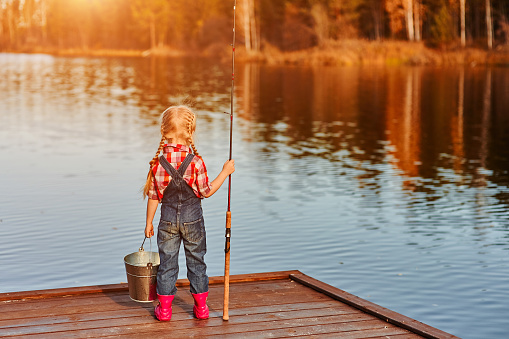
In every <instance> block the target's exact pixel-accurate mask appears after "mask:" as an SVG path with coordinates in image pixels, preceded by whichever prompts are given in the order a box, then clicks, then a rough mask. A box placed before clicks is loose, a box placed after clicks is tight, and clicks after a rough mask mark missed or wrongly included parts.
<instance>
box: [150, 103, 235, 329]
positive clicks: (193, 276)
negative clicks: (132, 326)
mask: <svg viewBox="0 0 509 339" xmlns="http://www.w3.org/2000/svg"><path fill="white" fill-rule="evenodd" d="M195 129H196V117H195V115H194V113H193V112H192V111H191V109H190V108H188V107H186V106H172V107H169V108H168V109H166V110H165V111H164V112H163V114H162V116H161V135H162V138H161V142H160V144H159V148H158V150H157V152H156V155H155V157H154V158H153V159H152V160H151V161H150V171H149V173H148V176H147V182H146V184H145V187H144V189H143V196H144V197H148V198H149V199H148V202H147V222H146V227H145V236H147V237H149V238H150V237H152V236H153V235H154V226H153V225H152V222H153V220H154V215H155V213H156V210H157V206H158V204H159V202H160V203H161V220H160V222H159V226H158V232H157V245H158V247H159V257H160V265H159V270H158V272H157V296H158V299H159V305H158V306H156V308H155V315H156V317H157V319H159V320H161V321H168V320H170V319H171V312H172V310H171V303H172V301H173V298H174V296H175V294H176V293H177V288H176V287H175V283H176V281H177V278H178V271H179V267H178V254H179V249H180V243H181V242H183V243H184V250H185V255H186V266H187V278H188V279H189V282H190V290H191V294H192V295H193V298H194V307H193V312H194V315H195V316H196V317H197V318H199V319H206V318H208V317H209V309H208V306H207V303H206V301H207V297H208V290H209V286H208V284H209V279H208V276H207V273H206V269H207V266H206V265H205V261H204V256H205V253H206V252H207V245H206V239H205V224H204V220H203V214H202V208H201V199H202V198H208V197H210V196H211V195H212V194H214V193H215V192H216V191H217V190H218V189H219V187H221V185H222V184H223V182H224V181H225V179H226V178H227V177H228V176H229V175H230V174H232V173H233V172H234V171H235V162H234V161H233V160H228V161H226V162H225V164H224V165H223V169H222V170H221V172H220V173H219V175H218V176H217V178H216V179H214V180H213V181H212V182H209V179H208V176H207V169H206V167H205V163H204V162H203V159H202V158H201V157H200V156H199V155H198V152H197V151H196V148H195V146H194V143H193V134H194V131H195ZM190 147H191V148H192V152H191V148H190ZM161 151H162V152H163V154H162V156H161V157H159V154H160V152H161Z"/></svg>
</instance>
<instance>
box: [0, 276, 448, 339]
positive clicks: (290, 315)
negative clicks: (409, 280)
mask: <svg viewBox="0 0 509 339" xmlns="http://www.w3.org/2000/svg"><path fill="white" fill-rule="evenodd" d="M177 285H178V287H180V289H179V291H178V293H177V295H176V297H175V299H174V302H173V317H172V320H171V321H170V322H160V321H158V320H156V319H155V317H154V305H153V304H152V303H137V302H134V301H132V300H131V299H130V298H129V293H128V286H127V284H117V285H103V286H89V287H78V288H64V289H54V290H41V291H30V292H15V293H2V294H0V337H1V338H4V337H17V338H110V337H113V338H118V337H123V338H143V339H148V338H170V337H171V338H190V337H217V338H286V337H297V336H307V337H312V338H313V337H314V338H380V339H382V338H383V339H387V338H391V339H396V338H423V337H424V338H457V337H455V336H453V335H451V334H448V333H446V332H443V331H440V330H438V329H436V328H433V327H431V326H428V325H426V324H423V323H421V322H418V321H416V320H413V319H411V318H408V317H406V316H403V315H401V314H398V313H396V312H393V311H391V310H388V309H386V308H383V307H381V306H378V305H376V304H373V303H371V302H369V301H366V300H364V299H361V298H358V297H356V296H354V295H351V294H349V293H347V292H345V291H342V290H340V289H338V288H335V287H332V286H330V285H327V284H325V283H323V282H321V281H318V280H316V279H313V278H311V277H309V276H307V275H305V274H303V273H301V272H299V271H285V272H272V273H259V274H245V275H236V276H231V277H230V308H229V315H230V320H229V321H223V319H222V307H223V304H222V303H223V277H211V278H210V293H209V300H208V305H209V308H210V318H209V319H207V320H197V319H195V318H194V317H193V299H192V296H191V294H190V293H189V291H188V286H189V282H188V281H187V280H185V279H181V280H179V281H178V283H177ZM154 304H155V302H154Z"/></svg>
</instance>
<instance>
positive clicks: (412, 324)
mask: <svg viewBox="0 0 509 339" xmlns="http://www.w3.org/2000/svg"><path fill="white" fill-rule="evenodd" d="M290 279H292V280H295V281H298V282H299V283H301V284H303V285H305V286H308V287H311V288H313V289H315V290H317V291H319V292H321V293H324V294H325V295H328V296H330V297H331V298H334V299H336V300H339V301H341V302H343V303H345V304H347V305H350V306H353V307H355V308H358V309H359V310H361V311H363V312H366V313H368V314H371V315H374V316H376V317H378V318H380V319H382V320H384V321H387V322H389V323H391V324H395V325H397V326H399V327H401V328H404V329H407V330H409V331H411V332H414V333H417V334H419V335H421V336H423V337H425V338H433V339H442V338H458V337H456V336H454V335H452V334H450V333H446V332H444V331H441V330H439V329H436V328H434V327H431V326H429V325H426V324H424V323H422V322H419V321H417V320H414V319H412V318H409V317H407V316H404V315H402V314H399V313H397V312H394V311H391V310H389V309H387V308H385V307H382V306H380V305H377V304H374V303H372V302H370V301H367V300H364V299H361V298H359V297H357V296H355V295H353V294H350V293H348V292H345V291H343V290H340V289H339V288H336V287H333V286H331V285H328V284H326V283H324V282H322V281H319V280H316V279H314V278H311V277H309V276H307V275H305V274H303V273H295V274H291V275H290Z"/></svg>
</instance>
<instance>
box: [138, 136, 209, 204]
mask: <svg viewBox="0 0 509 339" xmlns="http://www.w3.org/2000/svg"><path fill="white" fill-rule="evenodd" d="M189 153H191V149H190V148H189V146H184V145H177V144H165V145H164V146H163V155H164V156H165V157H166V159H167V160H168V162H169V163H170V164H171V165H172V166H173V167H174V168H175V169H177V170H178V168H179V167H180V165H181V164H182V162H183V161H184V159H185V158H186V156H187V155H188V154H189ZM152 173H153V174H154V176H153V177H152V187H151V188H150V191H149V193H148V197H149V199H154V200H159V201H160V200H161V199H162V198H163V193H164V190H165V189H166V187H168V185H169V183H170V181H171V176H170V175H169V174H168V173H166V170H165V169H164V168H163V166H161V164H159V160H157V162H156V163H155V164H154V166H153V167H152ZM154 178H155V180H154ZM183 178H184V180H185V181H186V182H187V183H188V185H189V186H191V188H192V189H193V191H194V193H195V194H196V196H197V197H198V198H203V196H204V195H206V194H208V193H209V192H210V189H211V186H210V182H209V177H208V176H207V168H206V167H205V163H204V162H203V159H202V158H201V157H200V156H197V155H195V156H194V158H193V160H192V161H191V164H190V165H189V167H187V169H186V171H185V173H184V175H183Z"/></svg>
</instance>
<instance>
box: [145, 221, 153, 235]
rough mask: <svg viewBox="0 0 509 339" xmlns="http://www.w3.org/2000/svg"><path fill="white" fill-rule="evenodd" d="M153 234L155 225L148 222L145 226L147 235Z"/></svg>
mask: <svg viewBox="0 0 509 339" xmlns="http://www.w3.org/2000/svg"><path fill="white" fill-rule="evenodd" d="M153 235H154V226H153V225H152V223H150V224H147V226H145V236H146V237H147V238H151V237H152V236H153Z"/></svg>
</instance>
